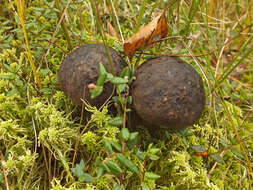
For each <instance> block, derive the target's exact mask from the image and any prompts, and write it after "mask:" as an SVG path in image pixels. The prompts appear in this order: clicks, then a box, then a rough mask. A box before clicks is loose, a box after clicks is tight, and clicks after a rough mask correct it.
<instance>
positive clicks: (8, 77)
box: [0, 74, 16, 79]
mask: <svg viewBox="0 0 253 190" xmlns="http://www.w3.org/2000/svg"><path fill="white" fill-rule="evenodd" d="M15 78H16V75H15V74H10V75H1V76H0V79H15Z"/></svg>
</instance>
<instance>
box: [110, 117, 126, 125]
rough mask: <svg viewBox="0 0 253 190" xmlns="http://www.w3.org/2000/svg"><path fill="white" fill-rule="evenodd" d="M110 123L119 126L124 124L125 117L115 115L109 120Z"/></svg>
mask: <svg viewBox="0 0 253 190" xmlns="http://www.w3.org/2000/svg"><path fill="white" fill-rule="evenodd" d="M108 124H109V125H112V126H117V127H119V126H122V125H123V117H122V116H118V117H114V118H112V119H110V120H109V121H108Z"/></svg>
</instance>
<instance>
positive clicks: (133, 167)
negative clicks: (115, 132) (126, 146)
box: [117, 154, 138, 173]
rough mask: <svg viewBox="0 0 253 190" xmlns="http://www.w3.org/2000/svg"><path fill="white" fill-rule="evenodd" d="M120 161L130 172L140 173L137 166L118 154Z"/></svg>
mask: <svg viewBox="0 0 253 190" xmlns="http://www.w3.org/2000/svg"><path fill="white" fill-rule="evenodd" d="M117 159H118V161H119V162H120V163H121V164H122V165H124V166H125V167H126V168H127V169H128V170H129V171H131V172H134V173H138V168H137V166H136V165H135V164H134V163H133V162H132V161H130V160H128V159H127V158H126V157H125V156H124V155H123V154H118V155H117Z"/></svg>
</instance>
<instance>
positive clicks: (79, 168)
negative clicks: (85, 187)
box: [71, 159, 93, 182]
mask: <svg viewBox="0 0 253 190" xmlns="http://www.w3.org/2000/svg"><path fill="white" fill-rule="evenodd" d="M84 168H85V164H84V161H83V159H82V160H81V161H80V163H79V164H76V167H75V168H71V171H72V172H73V174H75V175H76V176H77V177H78V180H79V181H80V182H93V177H92V176H91V175H90V174H88V173H85V172H84V171H83V170H84Z"/></svg>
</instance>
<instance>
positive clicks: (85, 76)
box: [58, 44, 127, 107]
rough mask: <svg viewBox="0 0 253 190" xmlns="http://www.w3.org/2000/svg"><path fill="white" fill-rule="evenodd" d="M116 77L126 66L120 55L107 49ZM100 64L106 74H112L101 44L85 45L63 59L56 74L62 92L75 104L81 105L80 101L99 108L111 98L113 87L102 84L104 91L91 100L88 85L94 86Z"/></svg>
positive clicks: (108, 84) (111, 49) (109, 84)
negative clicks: (83, 100)
mask: <svg viewBox="0 0 253 190" xmlns="http://www.w3.org/2000/svg"><path fill="white" fill-rule="evenodd" d="M108 49H109V52H110V55H111V58H112V61H113V64H114V67H115V70H116V71H115V72H116V75H119V73H120V71H121V70H122V69H123V68H124V67H125V66H126V65H127V64H126V62H125V60H124V59H123V58H122V57H121V56H120V54H119V53H118V52H117V51H116V50H114V49H113V48H111V47H108ZM99 63H102V64H103V65H104V66H105V68H106V70H107V72H110V73H112V68H111V65H110V62H109V60H108V56H107V53H106V50H105V47H104V45H103V44H85V45H83V46H81V47H79V48H77V49H75V50H74V51H72V52H71V53H70V54H69V55H67V57H66V58H65V59H64V61H63V63H62V64H61V66H60V70H59V72H58V80H59V83H60V87H61V89H62V90H63V92H64V93H65V94H66V95H67V96H68V97H69V98H70V99H71V100H72V101H74V102H75V103H77V104H79V105H82V101H81V98H82V99H85V100H87V101H88V102H89V103H90V104H91V105H95V106H96V107H100V106H101V105H103V103H104V102H105V101H106V100H107V99H108V98H109V97H110V96H111V94H112V92H113V85H112V84H111V83H105V84H104V90H103V92H102V94H101V95H100V96H98V97H97V98H95V99H91V97H90V93H89V85H91V84H96V81H97V79H98V77H99V74H98V66H99Z"/></svg>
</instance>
